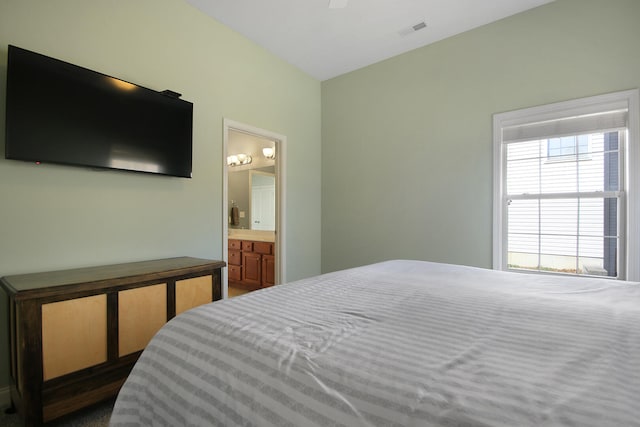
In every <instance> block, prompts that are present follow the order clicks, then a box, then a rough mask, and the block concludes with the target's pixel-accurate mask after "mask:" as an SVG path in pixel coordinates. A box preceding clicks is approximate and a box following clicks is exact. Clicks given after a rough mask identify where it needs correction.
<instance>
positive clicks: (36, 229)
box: [0, 0, 321, 405]
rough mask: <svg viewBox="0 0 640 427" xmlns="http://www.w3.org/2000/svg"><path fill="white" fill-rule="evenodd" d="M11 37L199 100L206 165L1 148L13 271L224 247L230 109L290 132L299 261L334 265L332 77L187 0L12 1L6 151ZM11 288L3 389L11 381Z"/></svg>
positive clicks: (8, 261) (2, 75)
mask: <svg viewBox="0 0 640 427" xmlns="http://www.w3.org/2000/svg"><path fill="white" fill-rule="evenodd" d="M8 44H13V45H17V46H20V47H23V48H26V49H29V50H33V51H36V52H40V53H43V54H45V55H49V56H52V57H55V58H59V59H63V60H65V61H68V62H71V63H74V64H78V65H82V66H84V67H87V68H90V69H94V70H98V71H101V72H103V73H106V74H110V75H113V76H116V77H119V78H121V79H124V80H128V81H131V82H133V83H137V84H140V85H142V86H146V87H149V88H151V89H156V90H164V89H171V90H174V91H176V92H180V93H182V94H183V99H186V100H188V101H191V102H193V104H194V119H193V124H194V127H193V142H194V151H193V161H194V165H193V179H180V178H169V177H161V176H150V175H145V174H135V173H123V172H114V171H107V172H99V171H93V170H88V169H83V168H76V167H66V166H57V165H41V166H35V165H33V164H29V163H23V162H19V161H12V160H4V159H0V200H2V207H1V208H0V276H4V275H9V274H18V273H26V272H35V271H44V270H50V269H63V268H71V267H82V266H91V265H100V264H108V263H112V262H128V261H137V260H145V259H153V258H162V257H171V256H182V255H187V256H195V257H204V258H213V259H220V258H221V256H222V236H221V233H222V221H223V218H222V207H221V203H222V173H223V172H222V164H223V161H222V121H223V117H227V118H229V119H232V120H235V121H239V122H243V123H247V124H250V125H253V126H256V127H260V128H264V129H267V130H270V131H273V132H277V133H279V134H282V135H286V136H287V159H288V163H287V177H286V179H287V181H286V185H287V191H288V194H287V206H286V209H287V213H286V215H287V217H286V218H287V236H289V237H288V241H287V242H286V247H287V261H288V262H287V271H286V274H287V278H288V279H291V280H293V279H297V278H301V277H306V276H311V275H314V274H317V273H319V272H320V185H321V182H320V152H321V150H320V119H321V111H320V82H319V81H317V80H315V79H313V78H311V77H309V76H308V75H306V74H304V73H303V72H301V71H299V70H298V69H296V68H294V67H292V66H290V65H288V64H287V63H285V62H284V61H282V60H280V59H277V58H276V57H275V56H273V55H272V54H270V53H268V52H267V51H265V50H264V49H262V48H260V47H258V46H257V45H255V44H253V43H252V42H250V41H249V40H247V39H246V38H243V37H242V36H240V35H239V34H237V33H235V32H233V31H231V30H230V29H229V28H227V27H225V26H223V25H221V24H219V23H217V22H215V21H214V20H212V19H211V18H209V17H207V16H205V15H204V14H202V13H201V12H199V11H198V10H197V9H195V8H193V7H191V6H189V5H188V4H187V3H186V2H185V1H182V0H136V1H117V2H116V1H102V2H100V1H86V0H56V1H41V0H2V1H1V2H0V93H1V94H2V95H1V96H0V98H2V100H1V101H0V135H1V136H0V149H1V150H2V151H4V116H5V110H4V108H5V103H4V93H5V84H6V58H7V45H8ZM34 125H37V124H34ZM0 293H1V292H0ZM1 298H2V300H1V301H0V304H2V306H1V307H2V308H1V312H0V334H1V335H0V349H1V350H0V391H1V389H2V388H3V387H4V386H5V385H6V384H8V361H7V358H8V354H7V351H6V350H5V349H6V343H7V338H6V329H7V326H6V318H7V315H6V308H5V305H6V298H5V296H4V295H2V297H1ZM0 405H1V402H0Z"/></svg>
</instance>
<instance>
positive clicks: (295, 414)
mask: <svg viewBox="0 0 640 427" xmlns="http://www.w3.org/2000/svg"><path fill="white" fill-rule="evenodd" d="M111 425H112V426H114V427H115V426H132V425H149V426H151V425H153V426H163V425H164V426H209V425H211V426H225V427H227V426H240V425H241V426H291V427H304V426H349V427H351V426H458V427H465V426H469V427H471V426H474V427H477V426H508V427H520V426H581V427H582V426H594V427H608V426H616V427H617V426H620V427H622V426H625V427H626V426H640V285H639V284H635V283H630V282H616V281H610V280H606V279H587V278H573V277H557V276H549V275H528V274H517V273H506V272H497V271H492V270H484V269H478V268H473V267H462V266H453V265H447V264H436V263H429V262H422V261H388V262H383V263H379V264H374V265H370V266H365V267H359V268H354V269H349V270H344V271H340V272H335V273H329V274H325V275H321V276H317V277H313V278H310V279H306V280H301V281H298V282H293V283H290V284H287V285H281V286H275V287H273V288H269V289H265V290H262V291H257V292H254V293H250V294H247V295H244V296H241V297H236V298H234V299H231V300H224V301H218V302H215V303H212V304H208V305H205V306H201V307H198V308H196V309H193V310H191V311H188V312H186V313H184V314H182V315H180V316H178V317H176V318H175V319H173V320H171V321H170V322H169V323H167V324H166V325H165V326H164V327H163V328H162V329H161V330H160V332H159V333H158V334H157V335H156V336H155V337H154V338H153V340H152V341H151V343H150V344H149V346H148V347H147V348H146V349H145V351H144V353H143V354H142V356H141V357H140V359H139V361H138V363H137V364H136V366H135V367H134V369H133V371H132V373H131V375H130V376H129V378H128V379H127V381H126V383H125V385H124V386H123V388H122V390H121V391H120V394H119V396H118V399H117V401H116V405H115V408H114V412H113V415H112V418H111Z"/></svg>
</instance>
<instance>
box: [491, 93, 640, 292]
mask: <svg viewBox="0 0 640 427" xmlns="http://www.w3.org/2000/svg"><path fill="white" fill-rule="evenodd" d="M639 94H640V92H639V90H638V89H632V90H626V91H621V92H614V93H608V94H605V95H597V96H591V97H588V98H580V99H574V100H570V101H564V102H558V103H554V104H548V105H542V106H538V107H532V108H525V109H521V110H515V111H508V112H505V113H497V114H494V115H493V268H494V269H496V270H507V269H508V267H507V243H506V239H507V211H506V209H507V203H506V202H507V200H506V195H505V189H506V169H505V167H506V152H507V150H506V149H505V144H504V143H503V136H502V135H503V129H504V128H507V127H512V126H518V125H522V124H526V123H536V122H543V121H547V120H557V119H560V118H565V117H572V116H581V115H584V114H595V113H598V112H602V111H610V110H615V109H623V108H626V109H627V110H628V119H627V135H626V138H625V140H626V142H627V147H626V154H625V156H624V189H625V193H626V194H625V196H626V200H625V202H624V203H623V205H622V206H623V209H624V224H622V227H621V228H622V230H624V231H626V233H625V247H624V248H622V249H623V251H621V256H622V257H623V258H624V259H621V260H620V266H619V267H620V270H619V274H618V278H619V279H623V280H631V281H640V108H639V99H640V95H639Z"/></svg>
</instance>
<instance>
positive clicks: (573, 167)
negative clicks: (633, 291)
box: [494, 90, 640, 280]
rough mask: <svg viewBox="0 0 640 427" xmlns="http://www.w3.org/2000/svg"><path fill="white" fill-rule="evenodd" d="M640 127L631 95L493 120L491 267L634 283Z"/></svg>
mask: <svg viewBox="0 0 640 427" xmlns="http://www.w3.org/2000/svg"><path fill="white" fill-rule="evenodd" d="M637 121H638V91H637V90H634V91H626V92H619V93H615V94H609V95H602V96H598V97H591V98H585V99H580V100H574V101H568V102H563V103H558V104H552V105H548V106H542V107H534V108H529V109H525V110H518V111H512V112H508V113H501V114H496V115H494V158H495V167H494V169H495V170H494V268H497V269H504V270H524V271H536V272H548V273H561V274H574V275H587V276H607V277H612V278H622V279H625V278H626V279H628V280H638V279H640V277H639V276H640V274H639V273H638V271H639V270H638V264H639V262H638V259H637V257H638V255H639V254H640V250H639V249H638V247H639V245H640V238H639V237H638V231H637V229H638V226H639V225H640V221H638V220H637V219H636V218H638V216H639V214H640V208H639V206H638V202H639V201H640V194H636V193H637V192H638V191H640V186H639V185H638V183H637V180H638V178H640V174H638V172H637V171H636V169H637V165H638V164H640V162H638V160H637V157H638V154H640V153H639V150H638V138H637V128H638V123H637ZM629 164H631V165H636V166H635V167H633V168H629V167H628V165H629Z"/></svg>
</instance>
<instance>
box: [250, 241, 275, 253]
mask: <svg viewBox="0 0 640 427" xmlns="http://www.w3.org/2000/svg"><path fill="white" fill-rule="evenodd" d="M253 252H256V253H259V254H263V255H271V254H272V253H273V243H271V242H253Z"/></svg>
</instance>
